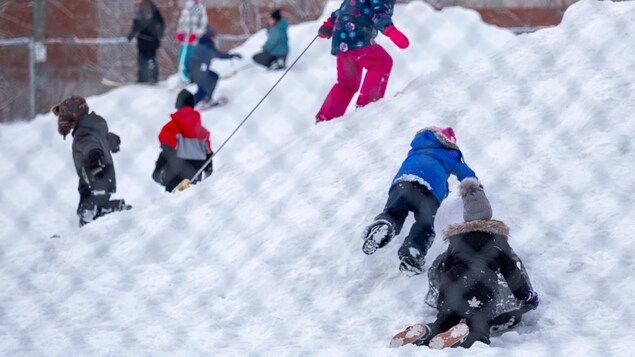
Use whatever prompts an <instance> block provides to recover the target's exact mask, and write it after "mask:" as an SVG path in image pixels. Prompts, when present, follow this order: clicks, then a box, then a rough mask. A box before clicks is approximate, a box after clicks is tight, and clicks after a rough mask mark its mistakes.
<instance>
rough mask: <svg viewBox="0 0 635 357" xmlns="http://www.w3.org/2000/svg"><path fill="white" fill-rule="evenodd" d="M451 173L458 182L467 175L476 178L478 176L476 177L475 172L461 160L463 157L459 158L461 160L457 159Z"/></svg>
mask: <svg viewBox="0 0 635 357" xmlns="http://www.w3.org/2000/svg"><path fill="white" fill-rule="evenodd" d="M452 175H454V176H456V178H457V179H458V180H459V182H460V181H463V180H464V179H466V178H468V177H474V178H475V179H478V177H476V173H474V171H473V170H472V169H471V168H470V167H469V166H467V164H466V163H465V162H463V158H461V161H459V163H457V164H456V165H455V166H454V169H453V170H452Z"/></svg>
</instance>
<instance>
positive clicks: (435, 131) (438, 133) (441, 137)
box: [417, 126, 461, 151]
mask: <svg viewBox="0 0 635 357" xmlns="http://www.w3.org/2000/svg"><path fill="white" fill-rule="evenodd" d="M424 131H429V132H431V133H432V134H434V136H435V137H436V138H437V140H439V142H441V144H443V146H445V147H447V148H449V149H454V150H459V151H461V149H460V148H459V146H458V145H457V144H456V143H453V142H451V141H450V140H449V139H448V138H446V137H445V135H443V133H442V132H441V130H439V128H435V127H433V126H429V127H426V128H423V129H421V130H419V131H418V132H417V134H421V133H423V132H424Z"/></svg>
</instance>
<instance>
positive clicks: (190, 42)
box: [187, 34, 196, 45]
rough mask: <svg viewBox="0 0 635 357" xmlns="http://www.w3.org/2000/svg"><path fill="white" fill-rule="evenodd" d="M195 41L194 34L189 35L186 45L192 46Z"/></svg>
mask: <svg viewBox="0 0 635 357" xmlns="http://www.w3.org/2000/svg"><path fill="white" fill-rule="evenodd" d="M195 41H196V34H191V35H190V36H189V37H188V38H187V43H188V44H190V45H191V44H193V43H194V42H195Z"/></svg>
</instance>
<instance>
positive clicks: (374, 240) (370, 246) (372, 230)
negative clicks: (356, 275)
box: [362, 221, 395, 255]
mask: <svg viewBox="0 0 635 357" xmlns="http://www.w3.org/2000/svg"><path fill="white" fill-rule="evenodd" d="M394 235H395V228H394V227H393V226H392V224H390V223H388V222H387V221H376V222H375V223H373V224H371V225H370V226H368V227H366V230H365V231H364V236H363V238H364V244H363V245H362V251H363V252H364V253H366V255H371V254H373V253H375V252H376V251H377V249H379V248H383V247H384V246H386V244H388V243H389V242H390V240H391V239H392V237H393V236H394Z"/></svg>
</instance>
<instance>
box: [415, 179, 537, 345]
mask: <svg viewBox="0 0 635 357" xmlns="http://www.w3.org/2000/svg"><path fill="white" fill-rule="evenodd" d="M461 197H462V198H463V218H464V220H465V222H464V223H460V224H455V225H450V226H449V227H448V228H447V229H446V230H445V232H444V239H445V240H446V241H447V242H448V249H447V251H446V252H445V261H444V264H443V275H442V278H441V283H440V288H439V297H438V301H437V308H438V309H439V312H438V314H437V319H436V321H435V322H433V323H430V324H427V325H425V328H424V329H421V330H420V333H421V337H419V338H417V339H416V340H415V341H413V342H412V343H413V344H415V345H427V346H430V347H431V348H445V347H459V346H460V347H465V348H469V347H471V346H472V344H474V343H475V342H482V343H485V344H488V345H489V344H490V327H491V324H492V321H494V319H495V318H496V316H497V315H496V313H497V311H496V305H497V303H498V302H499V301H500V298H501V297H500V296H498V291H499V282H498V275H497V272H498V271H500V273H501V274H502V276H503V277H504V279H505V282H506V283H507V285H508V287H509V289H510V290H511V292H512V293H513V295H514V297H515V298H516V299H518V300H519V301H520V302H522V304H524V305H526V306H528V307H529V309H527V310H530V309H536V308H537V307H538V304H539V300H538V294H537V293H536V292H534V291H533V290H532V287H531V283H530V281H529V278H528V277H527V275H526V273H525V272H524V270H523V268H522V263H521V261H520V259H518V257H517V256H516V253H515V252H514V251H513V249H512V248H511V247H510V245H509V243H508V238H509V228H508V227H507V226H506V225H505V223H503V222H501V221H497V220H492V219H491V218H492V210H491V208H490V204H489V202H488V200H487V197H486V196H485V193H484V192H483V188H482V187H481V185H480V184H479V182H478V181H477V180H476V179H474V178H468V179H465V180H463V182H461ZM413 337H414V336H413Z"/></svg>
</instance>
